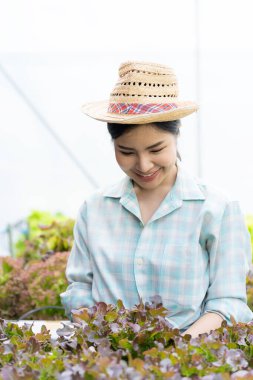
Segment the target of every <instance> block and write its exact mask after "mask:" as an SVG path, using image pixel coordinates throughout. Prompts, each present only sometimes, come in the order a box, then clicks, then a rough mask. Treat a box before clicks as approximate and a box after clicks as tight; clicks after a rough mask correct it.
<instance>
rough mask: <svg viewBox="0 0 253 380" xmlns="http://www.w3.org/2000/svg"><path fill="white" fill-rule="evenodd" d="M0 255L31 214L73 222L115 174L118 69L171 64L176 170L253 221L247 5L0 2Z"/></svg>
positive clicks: (202, 0) (203, 0)
mask: <svg viewBox="0 0 253 380" xmlns="http://www.w3.org/2000/svg"><path fill="white" fill-rule="evenodd" d="M0 9H1V12H0V110H1V112H0V192H1V194H0V255H1V254H2V255H4V254H7V252H8V233H7V231H8V226H9V225H14V226H15V225H17V226H18V225H20V223H19V222H21V221H22V220H23V219H24V218H25V217H26V216H27V215H28V214H29V213H30V212H31V211H32V210H34V209H36V210H47V211H50V212H57V211H60V212H62V213H64V214H65V215H68V216H70V217H73V218H75V217H76V214H77V211H78V208H79V207H80V205H81V204H82V202H83V200H84V199H85V197H87V196H88V195H89V194H90V193H92V192H93V191H94V190H95V189H96V188H99V187H103V186H105V185H107V184H110V183H112V182H116V181H117V180H118V179H120V178H121V177H123V176H124V173H123V172H121V170H120V169H119V168H118V167H117V164H116V162H115V159H114V151H113V145H112V142H111V141H110V136H109V134H108V132H107V129H106V124H105V123H103V122H99V121H95V120H92V119H89V118H88V117H86V116H85V115H83V114H82V113H81V111H80V107H81V105H82V104H83V103H85V102H88V101H93V100H103V99H107V98H108V96H109V93H110V91H111V89H112V88H113V86H114V83H115V82H116V80H117V77H118V73H117V71H118V67H119V64H120V63H121V62H124V61H127V60H149V61H152V62H158V63H164V64H167V65H169V66H172V67H173V68H174V69H175V71H176V74H177V76H178V78H179V87H180V97H181V98H182V99H185V100H187V99H188V100H197V102H198V103H199V104H200V111H199V112H198V114H194V115H191V116H189V117H187V118H185V119H183V120H182V121H183V127H182V129H181V137H180V145H179V150H180V153H181V156H182V160H183V162H184V165H185V166H186V168H187V169H188V170H189V171H190V172H192V173H193V174H194V175H196V176H200V177H203V178H204V179H205V180H206V181H207V182H209V183H211V184H213V185H215V186H216V187H218V188H220V189H222V190H223V191H224V192H225V193H227V194H229V195H231V197H232V198H235V199H238V200H239V201H240V204H241V207H242V210H243V212H244V213H245V214H250V213H252V212H253V197H252V193H253V180H252V175H253V169H252V141H253V131H252V129H253V127H252V120H251V110H252V108H253V104H252V103H253V96H252V93H251V89H252V87H253V75H252V67H253V43H252V35H253V23H252V15H253V3H252V1H251V0H240V1H239V0H219V1H218V0H199V1H198V0H177V1H175V0H174V1H173V0H156V1H155V2H154V1H148V0H145V1H144V0H139V1H133V0H128V1H127V2H119V1H116V0H107V1H103V0H93V1H92V2H86V1H81V0H72V1H69V0H50V1H49V0H43V1H42V0H37V1H32V0H22V1H20V0H8V2H7V1H4V0H0Z"/></svg>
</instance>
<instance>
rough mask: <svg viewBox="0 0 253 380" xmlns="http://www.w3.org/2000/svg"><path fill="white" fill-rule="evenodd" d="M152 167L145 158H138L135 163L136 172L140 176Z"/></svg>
mask: <svg viewBox="0 0 253 380" xmlns="http://www.w3.org/2000/svg"><path fill="white" fill-rule="evenodd" d="M153 167H154V165H153V163H152V162H151V161H150V159H149V158H148V157H147V156H139V157H138V158H137V162H136V170H137V171H139V172H140V173H142V174H145V173H148V172H149V171H150V170H152V168H153Z"/></svg>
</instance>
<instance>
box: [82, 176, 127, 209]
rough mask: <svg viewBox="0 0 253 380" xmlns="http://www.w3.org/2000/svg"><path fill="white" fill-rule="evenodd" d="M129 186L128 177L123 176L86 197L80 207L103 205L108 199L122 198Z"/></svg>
mask: <svg viewBox="0 0 253 380" xmlns="http://www.w3.org/2000/svg"><path fill="white" fill-rule="evenodd" d="M127 187H129V178H128V177H124V178H121V179H120V180H118V181H116V182H114V183H112V184H109V185H106V186H103V187H100V188H98V189H97V190H95V191H94V192H93V193H92V194H90V195H88V196H87V197H86V198H85V200H84V202H83V204H82V205H81V207H80V209H82V210H84V209H87V208H89V207H96V206H98V207H101V206H102V205H103V204H106V203H107V200H108V199H117V198H120V197H121V196H122V194H123V193H124V192H125V190H126V188H127Z"/></svg>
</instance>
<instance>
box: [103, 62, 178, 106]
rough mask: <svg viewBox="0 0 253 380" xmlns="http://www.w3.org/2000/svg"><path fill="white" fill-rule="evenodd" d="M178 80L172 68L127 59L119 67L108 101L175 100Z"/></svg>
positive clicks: (148, 101)
mask: <svg viewBox="0 0 253 380" xmlns="http://www.w3.org/2000/svg"><path fill="white" fill-rule="evenodd" d="M177 97H178V82H177V78H176V75H175V73H174V70H173V69H172V68H170V67H168V66H165V65H160V64H157V63H150V62H138V61H129V62H124V63H122V64H121V65H120V67H119V79H118V81H117V83H116V85H115V87H114V88H113V90H112V92H111V94H110V103H139V104H149V103H160V104H161V103H171V102H174V101H176V100H177Z"/></svg>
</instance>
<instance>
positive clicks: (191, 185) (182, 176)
mask: <svg viewBox="0 0 253 380" xmlns="http://www.w3.org/2000/svg"><path fill="white" fill-rule="evenodd" d="M177 165H178V173H177V178H176V181H175V183H174V185H173V187H172V189H171V191H170V193H171V198H172V199H177V200H205V195H204V193H203V191H202V190H201V186H200V181H199V180H198V179H197V178H194V177H193V176H192V175H190V174H189V173H188V172H187V171H186V170H185V168H184V167H183V165H182V163H180V162H179V163H177ZM133 192H134V189H133V184H132V180H131V179H130V178H129V177H124V178H123V179H122V180H121V181H120V182H117V183H116V184H114V185H112V186H110V187H108V188H106V189H105V190H104V191H103V196H104V197H110V198H121V197H122V196H123V195H127V194H129V195H130V194H131V193H133Z"/></svg>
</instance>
